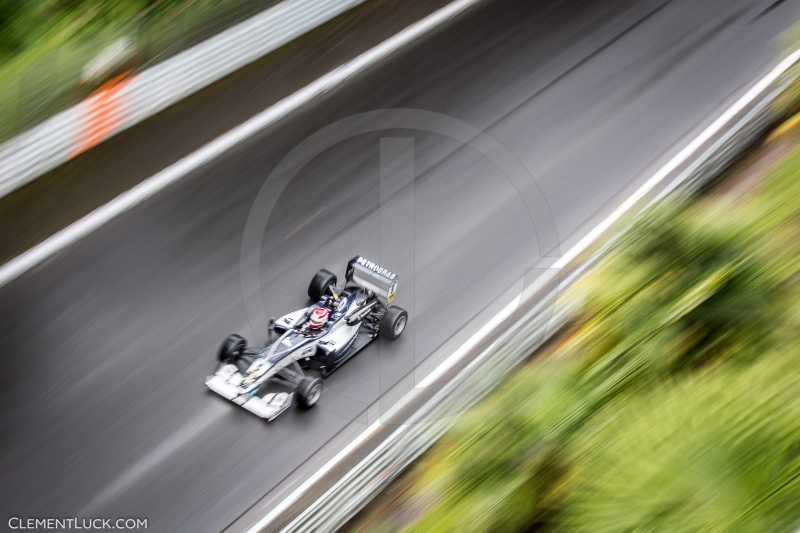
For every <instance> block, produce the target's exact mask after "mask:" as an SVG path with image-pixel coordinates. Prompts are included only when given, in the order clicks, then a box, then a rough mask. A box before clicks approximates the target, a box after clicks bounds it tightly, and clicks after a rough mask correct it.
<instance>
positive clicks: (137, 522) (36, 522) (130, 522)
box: [8, 516, 148, 531]
mask: <svg viewBox="0 0 800 533" xmlns="http://www.w3.org/2000/svg"><path fill="white" fill-rule="evenodd" d="M147 527H148V519H147V518H78V517H74V516H72V517H26V516H12V517H11V518H9V519H8V528H9V529H11V530H12V531H43V530H45V531H46V530H52V531H59V530H64V531H76V530H77V531H79V530H82V529H83V530H87V531H103V530H106V531H113V530H134V529H147Z"/></svg>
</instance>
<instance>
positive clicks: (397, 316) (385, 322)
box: [381, 305, 408, 341]
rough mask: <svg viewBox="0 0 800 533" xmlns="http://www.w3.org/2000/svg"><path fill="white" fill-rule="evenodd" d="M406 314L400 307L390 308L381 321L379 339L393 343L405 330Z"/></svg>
mask: <svg viewBox="0 0 800 533" xmlns="http://www.w3.org/2000/svg"><path fill="white" fill-rule="evenodd" d="M407 324H408V313H407V312H406V310H405V309H403V308H402V307H397V306H394V305H392V306H390V307H389V309H387V310H386V314H384V315H383V318H382V319H381V337H383V338H384V339H388V340H390V341H393V340H395V339H397V338H399V337H400V335H402V334H403V332H404V331H405V330H406V325H407Z"/></svg>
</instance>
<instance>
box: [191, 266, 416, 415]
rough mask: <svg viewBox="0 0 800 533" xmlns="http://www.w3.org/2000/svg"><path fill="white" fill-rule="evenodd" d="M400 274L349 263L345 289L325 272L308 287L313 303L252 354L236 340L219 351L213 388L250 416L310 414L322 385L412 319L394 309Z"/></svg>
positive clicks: (282, 322)
mask: <svg viewBox="0 0 800 533" xmlns="http://www.w3.org/2000/svg"><path fill="white" fill-rule="evenodd" d="M397 281H398V278H397V274H395V273H393V272H391V271H390V270H388V269H386V268H384V267H382V266H380V265H379V264H377V263H375V262H373V261H370V260H368V259H365V258H364V257H360V256H359V257H354V258H353V259H351V260H350V261H349V262H348V263H347V271H346V274H345V284H344V286H343V287H342V288H339V287H337V278H336V275H335V274H333V273H332V272H330V271H328V270H324V269H323V270H320V271H319V272H317V274H316V275H315V276H314V278H313V279H312V280H311V283H310V284H309V286H308V296H309V298H310V299H311V301H312V302H313V303H312V304H311V305H309V306H308V307H305V308H303V309H299V310H297V311H294V312H293V313H289V314H288V315H285V316H282V317H281V318H279V319H277V320H271V321H270V325H269V340H268V341H267V343H266V345H264V346H262V347H260V348H250V347H248V346H247V341H246V340H245V339H244V338H243V337H241V336H239V335H235V334H234V335H229V336H228V337H227V338H226V339H225V341H224V342H223V343H222V346H221V347H220V349H219V365H218V367H217V370H216V372H215V373H214V375H212V376H209V377H208V378H207V379H206V385H207V386H208V388H209V389H211V390H213V391H214V392H216V393H217V394H219V395H220V396H223V397H224V398H227V399H228V400H231V401H232V402H234V403H236V404H238V405H241V406H242V407H244V408H245V409H247V410H248V411H250V412H251V413H253V414H255V415H257V416H260V417H261V418H264V419H266V420H267V421H270V420H274V419H275V418H276V417H278V416H279V415H280V414H281V413H283V412H284V411H286V410H287V409H288V408H289V407H291V405H292V403H295V402H296V403H297V405H298V406H299V407H300V408H301V409H310V408H311V407H313V406H314V405H315V404H316V403H317V401H318V400H319V398H320V394H321V393H322V379H321V378H326V377H328V376H329V375H330V374H331V372H333V371H334V370H336V369H337V368H339V367H340V366H341V365H342V364H344V363H345V362H346V361H347V360H348V359H350V358H351V357H353V356H354V355H356V354H357V353H358V352H359V351H361V350H362V349H363V348H364V347H366V346H367V345H368V344H369V343H371V342H372V341H373V340H375V339H376V338H377V337H378V336H380V337H383V338H385V339H388V340H395V339H397V338H398V337H399V336H400V335H402V333H403V330H405V327H406V324H407V323H408V313H406V311H405V310H403V309H401V308H400V307H397V306H395V305H392V303H393V302H394V299H395V292H396V290H397Z"/></svg>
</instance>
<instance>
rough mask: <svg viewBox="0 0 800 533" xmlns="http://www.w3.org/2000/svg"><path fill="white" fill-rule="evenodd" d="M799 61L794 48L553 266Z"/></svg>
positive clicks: (559, 263)
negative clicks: (792, 51) (793, 50)
mask: <svg viewBox="0 0 800 533" xmlns="http://www.w3.org/2000/svg"><path fill="white" fill-rule="evenodd" d="M798 60H800V50H797V51H795V52H794V53H792V54H791V55H789V57H787V58H786V59H784V60H783V61H781V62H780V63H779V64H778V65H777V66H776V67H775V68H774V69H772V70H771V71H770V72H769V73H768V74H767V75H766V76H764V77H763V78H761V80H759V81H758V83H756V84H755V85H753V87H751V88H750V90H748V91H747V92H746V93H745V94H744V96H742V97H741V98H739V99H738V100H737V101H736V102H735V103H734V104H733V105H732V106H730V107H729V108H727V109H726V110H725V112H724V113H722V115H720V116H719V117H718V118H717V119H716V120H715V121H714V122H712V123H711V124H710V125H709V126H708V127H707V128H705V129H704V130H703V131H702V132H701V133H700V134H699V135H698V136H697V137H695V138H694V139H693V140H692V141H691V142H690V143H689V144H687V145H686V146H685V147H684V148H683V149H682V150H681V151H680V152H678V153H677V154H676V155H675V156H674V157H673V158H672V159H670V160H669V161H668V162H667V163H666V164H665V165H664V166H662V167H661V168H659V169H658V171H657V172H656V173H655V174H653V176H651V177H650V179H648V180H647V181H646V182H645V183H644V184H643V185H642V186H641V187H639V188H638V189H637V190H636V192H634V193H633V194H632V195H630V196H629V197H628V198H626V199H625V201H624V202H622V204H620V205H619V207H617V208H616V209H615V210H614V211H613V212H612V213H611V214H610V215H609V216H608V217H606V218H605V219H604V220H603V221H602V222H600V223H599V224H598V225H596V226H595V227H594V228H592V230H591V231H590V232H589V233H587V234H586V235H585V236H584V237H583V238H582V239H581V240H580V241H578V243H577V244H575V245H574V246H573V247H572V248H570V249H569V251H567V253H565V254H564V255H563V256H561V258H560V259H559V260H558V261H556V262H555V264H554V265H553V267H554V268H557V269H561V268H563V267H564V266H565V265H567V264H569V263H570V261H572V260H573V259H575V258H576V257H577V256H578V255H580V254H581V253H582V252H583V251H584V250H586V249H587V248H588V247H589V246H590V245H591V244H592V243H593V242H594V241H595V240H596V239H597V238H598V237H599V236H600V235H601V234H602V233H603V232H605V231H606V230H608V229H609V228H610V227H611V226H612V225H613V224H614V223H615V222H617V221H618V220H619V219H620V218H622V216H623V215H624V214H625V213H627V212H628V211H629V210H630V209H631V208H632V207H633V206H634V205H636V203H637V202H638V201H639V200H641V199H642V198H644V197H645V195H646V194H647V193H648V192H650V191H651V190H652V189H653V188H654V187H655V186H656V185H658V184H659V183H661V182H662V181H663V180H664V178H666V177H667V176H669V175H670V174H671V173H672V172H674V171H675V169H677V168H678V167H680V166H681V165H682V164H683V163H685V162H686V161H687V160H688V159H689V157H691V156H692V154H694V153H695V152H696V151H697V150H698V149H699V148H700V147H701V146H703V144H704V143H706V142H708V140H709V139H711V138H712V137H713V136H714V135H717V134H718V133H719V132H720V130H721V129H722V128H723V127H724V126H725V124H727V123H728V122H729V121H730V120H731V119H732V118H733V117H734V116H736V114H737V113H741V112H742V110H743V109H744V108H745V106H747V104H749V103H750V102H751V101H752V100H753V99H754V98H755V97H756V96H758V95H759V94H760V93H761V92H763V91H764V90H766V89H767V87H769V86H770V85H771V84H772V83H774V82H776V81H777V80H778V78H780V77H781V76H782V75H783V74H785V73H786V71H787V70H788V69H789V67H791V66H792V65H794V64H795V63H797V62H798Z"/></svg>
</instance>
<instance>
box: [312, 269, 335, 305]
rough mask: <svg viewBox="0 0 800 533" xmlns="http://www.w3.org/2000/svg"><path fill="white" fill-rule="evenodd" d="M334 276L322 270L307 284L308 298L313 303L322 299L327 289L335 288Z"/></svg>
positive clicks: (328, 271)
mask: <svg viewBox="0 0 800 533" xmlns="http://www.w3.org/2000/svg"><path fill="white" fill-rule="evenodd" d="M336 281H337V279H336V274H334V273H333V272H331V271H330V270H325V269H324V268H323V269H322V270H320V271H319V272H317V273H316V274H315V275H314V277H313V278H312V279H311V283H309V284H308V297H309V298H311V299H312V300H313V301H317V300H319V299H320V298H322V297H323V296H324V295H325V293H327V292H328V289H329V288H331V287H335V286H336Z"/></svg>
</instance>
